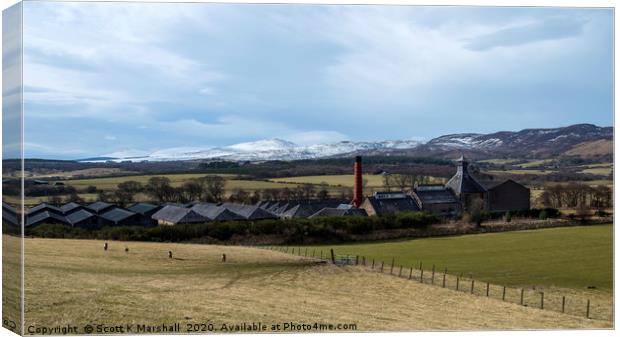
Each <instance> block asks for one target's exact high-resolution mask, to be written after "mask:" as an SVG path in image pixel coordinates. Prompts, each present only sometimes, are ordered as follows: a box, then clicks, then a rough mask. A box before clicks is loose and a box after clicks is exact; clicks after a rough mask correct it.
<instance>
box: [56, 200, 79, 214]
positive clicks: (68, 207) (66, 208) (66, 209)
mask: <svg viewBox="0 0 620 337" xmlns="http://www.w3.org/2000/svg"><path fill="white" fill-rule="evenodd" d="M81 208H84V206H82V205H80V204H78V203H75V202H70V203H67V204H64V205H62V206H60V210H61V211H62V213H63V214H67V213H70V212H73V211H75V210H78V209H81Z"/></svg>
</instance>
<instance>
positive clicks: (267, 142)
mask: <svg viewBox="0 0 620 337" xmlns="http://www.w3.org/2000/svg"><path fill="white" fill-rule="evenodd" d="M612 137H613V128H612V127H599V126H596V125H592V124H576V125H571V126H567V127H560V128H547V129H525V130H521V131H516V132H513V131H500V132H495V133H490V134H477V133H460V134H450V135H444V136H440V137H437V138H434V139H431V140H430V141H428V142H426V143H423V142H420V141H416V140H411V139H405V140H383V141H370V142H369V141H341V142H336V143H329V144H311V145H298V144H295V143H293V142H291V141H288V140H283V139H278V138H274V139H263V140H257V141H253V142H246V143H239V144H232V145H228V146H220V147H212V146H200V147H183V148H171V149H161V150H158V151H154V152H152V153H142V154H141V155H136V154H137V153H140V152H139V151H129V152H127V151H125V152H122V153H113V154H104V155H101V156H99V157H94V158H89V159H84V160H83V161H87V162H106V161H116V162H120V161H132V162H141V161H182V160H229V161H263V160H302V159H317V158H329V157H343V156H352V155H355V154H363V155H366V156H370V155H372V156H377V155H414V156H439V157H443V158H454V157H455V156H458V155H460V154H461V153H466V154H468V155H469V156H470V157H472V158H482V157H485V158H493V157H497V156H504V155H509V156H511V157H528V158H547V157H550V156H554V155H558V154H561V153H562V152H564V151H566V150H568V149H570V148H571V147H573V146H575V145H577V144H581V143H583V142H589V141H594V140H602V139H605V140H607V139H611V138H612ZM124 153H129V155H123V154H124Z"/></svg>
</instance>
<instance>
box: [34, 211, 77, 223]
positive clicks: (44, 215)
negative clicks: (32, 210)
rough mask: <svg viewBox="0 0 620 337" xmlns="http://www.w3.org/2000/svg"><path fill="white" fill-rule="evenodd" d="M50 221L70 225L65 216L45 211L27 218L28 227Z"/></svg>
mask: <svg viewBox="0 0 620 337" xmlns="http://www.w3.org/2000/svg"><path fill="white" fill-rule="evenodd" d="M48 221H51V222H61V223H64V224H68V222H67V219H66V218H65V217H64V216H63V215H60V214H57V213H54V212H49V211H43V212H39V213H37V214H35V215H32V216H28V217H27V218H26V226H33V225H37V224H40V223H45V222H48Z"/></svg>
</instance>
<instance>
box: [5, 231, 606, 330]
mask: <svg viewBox="0 0 620 337" xmlns="http://www.w3.org/2000/svg"><path fill="white" fill-rule="evenodd" d="M10 240H13V241H14V242H12V243H11V242H9V243H10V244H13V245H15V244H16V242H17V239H14V238H11V239H10ZM10 240H7V241H10ZM7 241H5V244H6V243H7ZM25 246H26V279H25V285H26V289H25V292H26V325H31V324H33V325H36V326H54V325H64V324H72V325H74V324H75V325H78V326H83V325H84V324H89V323H94V322H96V323H98V324H107V325H117V324H136V323H140V324H149V325H160V324H162V323H166V322H167V323H173V322H179V323H181V327H182V329H185V328H186V324H188V323H192V324H194V323H196V324H200V323H211V324H214V326H215V327H216V328H219V327H220V326H221V324H222V323H229V324H240V323H243V322H246V323H247V322H262V323H264V324H267V325H268V326H271V325H272V324H277V323H283V322H299V323H310V324H312V323H315V322H317V323H323V324H325V323H330V324H339V323H345V324H355V325H356V329H357V330H359V331H396V330H401V331H414V330H468V329H485V330H487V329H558V328H595V327H596V328H610V327H611V326H612V323H611V322H609V321H602V320H587V319H585V318H583V317H578V316H571V315H566V314H560V313H557V312H553V311H547V310H538V309H534V308H529V307H523V306H519V305H515V304H510V303H507V302H502V301H498V300H494V299H490V298H485V297H481V296H474V295H469V294H465V293H459V292H455V291H453V290H449V289H442V288H440V287H435V286H429V285H424V284H420V283H417V282H413V281H409V280H406V279H403V278H397V277H393V276H389V275H385V274H380V273H376V272H372V271H370V270H369V269H365V268H362V267H336V266H333V265H327V264H317V262H316V261H315V260H313V259H309V258H302V257H296V256H292V255H287V254H284V253H280V252H274V251H269V250H264V249H255V248H244V247H234V246H215V245H190V244H165V243H136V242H122V243H121V242H110V250H109V251H107V252H104V251H103V249H102V246H103V242H101V241H88V240H51V239H26V244H25ZM126 246H127V247H129V249H130V251H129V253H125V252H124V248H125V247H126ZM169 250H171V251H173V252H174V259H169V258H168V256H167V252H168V251H169ZM222 253H225V254H226V255H227V258H228V259H227V262H226V263H222V262H221V258H220V256H221V254H222ZM52 308H53V310H51V309H52ZM182 331H186V330H182ZM79 332H80V333H82V332H81V331H79ZM289 332H291V331H289Z"/></svg>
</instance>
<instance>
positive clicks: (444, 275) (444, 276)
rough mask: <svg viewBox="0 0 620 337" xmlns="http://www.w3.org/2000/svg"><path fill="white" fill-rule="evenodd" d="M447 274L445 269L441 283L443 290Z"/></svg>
mask: <svg viewBox="0 0 620 337" xmlns="http://www.w3.org/2000/svg"><path fill="white" fill-rule="evenodd" d="M447 273H448V268H447V267H446V269H445V270H444V272H443V282H442V283H441V287H442V288H445V287H446V274H447Z"/></svg>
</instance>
